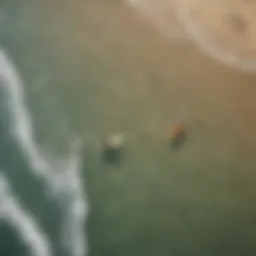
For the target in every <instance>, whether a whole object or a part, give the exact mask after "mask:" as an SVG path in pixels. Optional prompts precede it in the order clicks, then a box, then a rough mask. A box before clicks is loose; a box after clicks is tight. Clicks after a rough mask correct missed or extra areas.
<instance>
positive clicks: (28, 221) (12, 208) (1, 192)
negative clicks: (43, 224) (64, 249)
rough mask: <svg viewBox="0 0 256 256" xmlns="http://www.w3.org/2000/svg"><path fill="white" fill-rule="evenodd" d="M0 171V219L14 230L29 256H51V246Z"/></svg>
mask: <svg viewBox="0 0 256 256" xmlns="http://www.w3.org/2000/svg"><path fill="white" fill-rule="evenodd" d="M2 172H3V171H2V170H0V219H3V220H5V221H7V222H8V223H9V224H10V225H11V226H13V227H14V228H15V230H16V231H17V233H18V234H19V235H20V238H21V240H22V241H23V242H24V243H25V244H26V245H27V247H28V248H29V250H30V252H31V255H36V256H51V255H52V253H51V245H50V243H49V241H48V239H47V237H46V234H44V233H43V231H42V230H41V229H40V227H39V225H38V223H37V222H36V220H35V219H34V217H33V216H32V215H31V214H29V213H28V212H27V211H26V210H25V209H24V208H23V207H22V205H21V204H20V203H19V200H18V199H17V197H16V195H14V193H13V191H12V189H11V187H10V185H9V181H8V179H7V177H5V175H4V174H3V173H2Z"/></svg>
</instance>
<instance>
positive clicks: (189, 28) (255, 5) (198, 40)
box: [132, 0, 256, 71]
mask: <svg viewBox="0 0 256 256" xmlns="http://www.w3.org/2000/svg"><path fill="white" fill-rule="evenodd" d="M132 6H134V7H135V8H136V9H137V10H138V11H139V12H141V13H142V14H143V15H144V16H145V17H148V20H150V22H151V23H154V24H155V25H156V26H157V27H158V28H159V29H160V30H161V31H165V33H167V35H168V36H169V35H170V34H171V35H172V38H183V39H185V38H186V39H188V38H189V39H191V40H192V41H193V42H194V43H195V44H196V45H197V46H199V47H200V49H202V50H204V52H205V53H207V54H208V55H210V56H212V57H214V58H215V59H218V60H220V61H222V62H224V63H226V64H228V65H231V66H234V67H238V68H240V69H243V70H246V71H254V70H255V69H256V33H255V31H256V15H255V14H256V2H254V1H242V0H235V1H230V0H225V1H219V0H218V1H216V0H215V1H213V0H180V1H177V0H169V1H167V0H159V1H157V2H156V1H153V0H143V1H132ZM170 31H172V33H170Z"/></svg>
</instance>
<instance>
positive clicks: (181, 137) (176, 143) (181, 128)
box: [168, 121, 187, 149]
mask: <svg viewBox="0 0 256 256" xmlns="http://www.w3.org/2000/svg"><path fill="white" fill-rule="evenodd" d="M186 137H187V133H186V126H185V124H184V122H181V121H179V122H176V123H174V124H173V125H172V126H171V129H170V131H169V134H168V141H169V145H170V146H171V147H172V148H175V149H177V148H179V147H180V146H181V145H182V144H183V143H184V142H185V140H186Z"/></svg>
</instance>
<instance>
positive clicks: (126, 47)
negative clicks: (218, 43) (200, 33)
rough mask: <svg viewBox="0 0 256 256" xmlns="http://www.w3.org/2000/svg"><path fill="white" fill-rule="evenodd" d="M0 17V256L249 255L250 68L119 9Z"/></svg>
mask: <svg viewBox="0 0 256 256" xmlns="http://www.w3.org/2000/svg"><path fill="white" fill-rule="evenodd" d="M0 8H1V14H0V67H1V69H0V111H1V112H0V113H1V123H0V125H1V128H0V129H1V144H0V152H1V153H0V169H1V175H0V197H1V200H0V218H1V224H0V236H1V237H0V253H1V255H32V256H34V255H36V256H37V255H40V256H41V255H42V256H43V255H44V256H48V255H67V256H69V255H74V256H85V255H92V256H108V255H111V256H117V255H118V256H126V255H133V256H144V255H147V256H151V255H152V256H155V255H160V256H165V255H166V256H167V255H168V256H169V255H177V256H182V255H184V256H185V255H202V256H204V255H209V256H211V255H238V256H240V255H255V251H256V244H255V223H256V222H255V211H256V209H255V204H254V202H255V178H256V176H255V166H256V161H255V149H256V140H255V135H256V133H255V130H256V129H255V128H256V119H255V117H254V113H255V110H256V105H255V100H254V99H255V93H256V89H255V81H256V79H255V75H254V74H253V73H250V74H248V73H244V72H240V71H239V69H237V68H234V67H233V66H232V65H231V66H229V65H227V66H226V65H224V64H223V63H221V62H217V61H216V60H214V59H211V58H209V57H208V56H207V55H204V54H202V53H201V51H200V50H199V49H198V48H196V47H195V46H193V45H192V44H191V43H190V42H189V41H187V40H180V38H179V39H178V40H176V39H174V38H173V37H172V38H170V37H168V36H167V37H165V36H164V35H163V30H160V31H159V30H158V29H157V27H155V26H153V25H152V23H149V22H147V20H145V19H144V17H143V16H140V15H139V14H138V13H137V12H136V11H134V9H133V7H131V6H130V5H129V4H127V3H124V2H121V1H104V0H101V1H91V0H87V1H80V0H74V1H72V2H71V1H64V0H63V1H58V0H54V1H53V0H52V1H50V0H45V1H41V0H33V1H32V0H23V1H15V0H9V1H3V2H1V3H0ZM180 118H182V119H183V120H185V122H186V123H187V125H188V131H187V132H188V140H187V141H186V143H185V144H184V145H183V147H181V148H180V150H178V151H170V150H169V148H168V146H167V137H166V136H167V134H168V131H169V128H170V125H171V124H172V123H173V122H175V120H177V119H180ZM115 132H123V133H124V134H125V143H126V144H125V152H124V153H125V155H124V159H123V161H122V163H121V164H120V165H117V166H108V165H106V164H104V163H102V162H101V161H100V157H99V146H100V144H101V142H102V139H104V138H105V136H107V135H108V134H109V133H115Z"/></svg>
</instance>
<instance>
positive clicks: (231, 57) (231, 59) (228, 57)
mask: <svg viewBox="0 0 256 256" xmlns="http://www.w3.org/2000/svg"><path fill="white" fill-rule="evenodd" d="M179 17H180V20H181V23H182V24H183V26H184V28H185V30H186V32H187V33H188V34H189V36H190V37H191V39H192V40H193V41H195V43H196V44H197V45H198V46H199V47H200V49H202V50H203V51H204V52H205V53H206V54H208V55H209V56H211V57H213V58H215V59H216V60H219V61H221V62H223V63H225V64H228V65H229V66H232V67H235V68H238V69H241V70H243V71H250V72H253V71H255V70H256V59H255V60H250V59H243V58H242V57H240V56H238V55H236V54H232V53H231V52H229V51H227V50H222V49H221V47H218V46H217V45H215V44H214V40H211V39H210V38H207V37H206V36H205V35H204V33H203V31H202V30H201V29H200V27H199V25H198V24H196V23H195V22H193V20H191V19H189V17H187V16H185V15H182V14H179Z"/></svg>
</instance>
